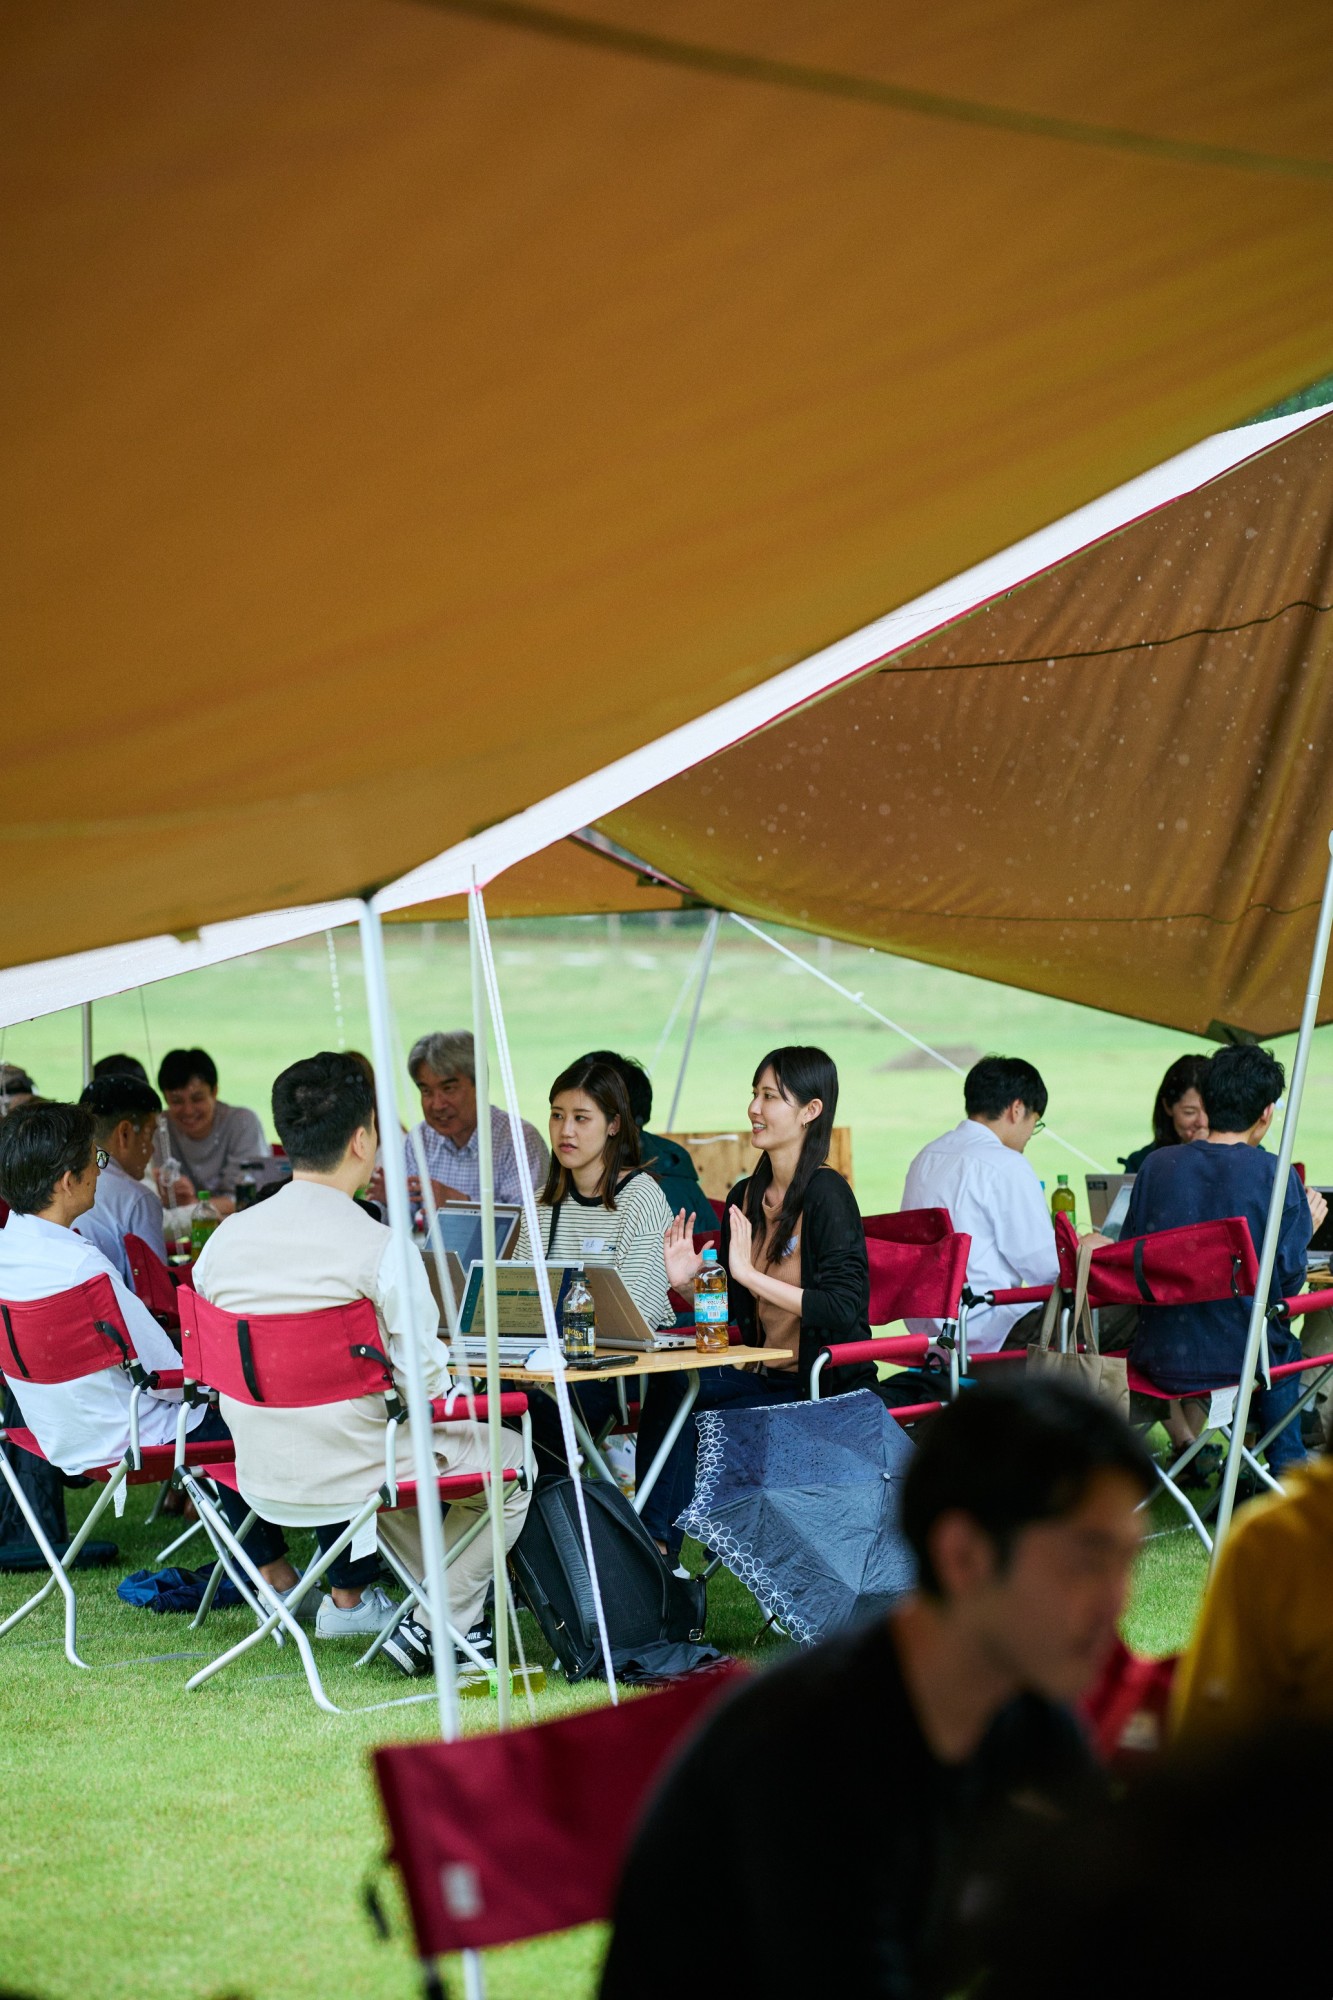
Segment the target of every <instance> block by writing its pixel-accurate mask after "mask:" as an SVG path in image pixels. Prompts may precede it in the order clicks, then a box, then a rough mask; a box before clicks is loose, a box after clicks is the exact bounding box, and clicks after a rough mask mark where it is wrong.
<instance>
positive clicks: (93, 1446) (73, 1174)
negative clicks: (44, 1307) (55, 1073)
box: [0, 1104, 297, 1591]
mask: <svg viewBox="0 0 1333 2000" xmlns="http://www.w3.org/2000/svg"><path fill="white" fill-rule="evenodd" d="M105 1157H106V1156H105V1154H102V1153H100V1151H99V1149H98V1148H97V1147H96V1145H95V1143H94V1138H93V1118H92V1113H91V1112H90V1111H89V1110H88V1108H87V1107H86V1106H85V1105H82V1104H34V1105H29V1106H27V1107H26V1108H25V1109H23V1110H21V1111H17V1112H15V1113H14V1115H13V1117H12V1118H7V1119H5V1121H4V1122H3V1124H0V1194H3V1196H4V1198H5V1200H6V1201H7V1202H8V1203H9V1206H10V1216H9V1220H8V1222H7V1223H6V1224H5V1227H4V1228H3V1229H2V1230H0V1299H4V1300H6V1301H11V1300H12V1301H16V1302H17V1301H27V1300H30V1299H49V1298H55V1297H57V1296H58V1295H59V1294H60V1293H61V1292H70V1291H73V1290H75V1289H76V1287H78V1286H79V1285H82V1284H85V1283H86V1282H87V1281H88V1279H89V1278H95V1277H98V1276H99V1275H100V1276H103V1277H106V1278H109V1279H110V1281H111V1290H112V1292H113V1293H114V1295H115V1300H116V1304H117V1305H118V1306H119V1308H120V1312H121V1316H122V1318H123V1320H124V1322H125V1328H126V1331H127V1332H128V1333H129V1336H130V1339H131V1340H132V1341H133V1343H134V1351H135V1353H136V1354H137V1356H138V1358H139V1360H140V1361H141V1362H142V1364H143V1366H144V1368H145V1370H146V1371H148V1372H149V1373H154V1372H156V1371H158V1370H163V1371H166V1370H174V1369H179V1367H180V1356H179V1354H177V1352H176V1350H175V1348H174V1347H173V1346H172V1344H171V1342H170V1341H169V1340H168V1338H167V1336H166V1334H165V1333H164V1332H163V1331H162V1328H161V1327H160V1326H159V1325H158V1323H157V1321H156V1320H155V1319H154V1318H153V1316H152V1314H151V1313H150V1312H149V1310H148V1308H147V1307H146V1306H145V1305H144V1304H143V1303H142V1301H141V1300H139V1299H137V1298H136V1297H135V1296H134V1293H133V1292H132V1291H130V1289H129V1287H128V1286H127V1285H126V1284H125V1282H124V1280H123V1279H122V1277H121V1275H120V1273H119V1272H118V1271H117V1269H116V1267H115V1266H114V1264H112V1263H111V1262H110V1261H109V1260H108V1259H107V1258H106V1257H105V1256H104V1255H103V1254H102V1252H101V1251H100V1250H99V1249H98V1248H97V1246H96V1244H94V1243H90V1242H88V1241H87V1240H86V1239H85V1238H84V1237H83V1236H81V1235H79V1234H77V1233H76V1231H75V1230H74V1228H73V1226H72V1225H73V1224H74V1223H75V1222H76V1221H77V1220H78V1219H79V1218H80V1217H82V1216H84V1215H86V1214H87V1213H88V1211H89V1210H90V1209H91V1208H92V1206H93V1202H94V1199H95V1196H96V1192H97V1178H98V1167H99V1164H100V1161H101V1160H102V1159H105ZM0 1364H2V1365H3V1368H4V1374H5V1379H6V1381H7V1383H8V1385H9V1387H10V1389H11V1390H12V1391H13V1394H14V1397H15V1399H16V1401H17V1403H18V1406H19V1409H20V1410H21V1411H22V1413H23V1421H24V1423H25V1424H26V1426H27V1428H28V1429H29V1430H30V1431H31V1432H32V1433H33V1435H34V1436H35V1437H36V1439H37V1442H38V1444H40V1446H41V1447H42V1450H43V1451H44V1452H45V1454H46V1456H47V1458H48V1459H49V1460H50V1462H51V1464H52V1465H55V1466H59V1468H60V1470H61V1471H62V1472H69V1473H80V1472H87V1471H89V1470H91V1469H92V1468H93V1467H95V1466H103V1465H116V1464H118V1463H119V1461H120V1460H121V1459H122V1458H124V1456H125V1454H126V1452H127V1451H128V1450H129V1448H130V1394H131V1389H132V1384H131V1382H130V1379H129V1376H128V1375H127V1374H126V1373H125V1371H124V1369H123V1368H103V1369H99V1370H98V1372H97V1373H96V1374H94V1375H83V1376H80V1377H79V1378H78V1379H77V1380H76V1381H73V1382H30V1381H28V1380H27V1379H26V1378H25V1377H24V1376H23V1374H22V1371H21V1370H20V1369H19V1367H18V1366H17V1364H16V1362H15V1361H14V1359H13V1357H12V1356H10V1355H8V1354H6V1353H4V1352H3V1351H0ZM179 1413H180V1390H179V1389H146V1390H145V1391H144V1393H143V1394H142V1396H141V1397H140V1398H139V1443H140V1445H141V1446H144V1445H163V1444H174V1443H175V1439H176V1419H177V1417H178V1415H179ZM186 1428H187V1429H188V1430H189V1432H190V1433H191V1434H192V1435H193V1436H194V1437H196V1438H200V1439H209V1438H211V1439H217V1440H221V1439H225V1438H226V1437H227V1435H228V1433H227V1429H226V1426H225V1424H224V1423H223V1422H222V1421H221V1419H220V1418H219V1417H218V1416H217V1413H216V1412H215V1411H213V1410H210V1409H206V1408H205V1407H203V1406H202V1405H201V1406H200V1407H199V1408H197V1409H194V1410H191V1411H190V1413H189V1416H188V1417H187V1419H186ZM222 1497H223V1504H224V1508H225V1510H226V1511H227V1513H228V1515H229V1518H231V1519H232V1523H233V1526H238V1525H239V1523H240V1521H241V1520H242V1519H243V1518H244V1516H245V1512H246V1510H245V1508H244V1506H241V1505H240V1504H239V1503H238V1502H237V1501H236V1498H235V1496H234V1495H232V1494H229V1493H226V1492H225V1491H224V1493H223V1496H222ZM246 1547H247V1550H248V1552H249V1554H250V1556H251V1557H252V1559H253V1560H254V1561H255V1563H256V1564H258V1565H259V1567H260V1568H261V1569H262V1571H263V1574H264V1575H265V1577H267V1579H268V1580H269V1582H270V1583H272V1585H273V1587H274V1589H275V1590H280V1591H286V1590H290V1589H292V1588H294V1586H295V1584H296V1582H297V1572H296V1570H294V1569H293V1568H292V1565H291V1564H290V1563H289V1562H288V1561H287V1558H286V1554H285V1548H286V1544H285V1541H284V1539H283V1537H282V1535H281V1534H280V1533H276V1532H275V1531H274V1530H273V1529H272V1528H271V1527H270V1525H269V1524H268V1523H267V1522H263V1521H261V1522H258V1523H257V1524H256V1526H255V1528H254V1530H253V1531H252V1533H251V1535H250V1536H249V1537H247V1541H246Z"/></svg>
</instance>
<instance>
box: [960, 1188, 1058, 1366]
mask: <svg viewBox="0 0 1333 2000" xmlns="http://www.w3.org/2000/svg"><path fill="white" fill-rule="evenodd" d="M1054 1228H1055V1254H1056V1257H1057V1259H1058V1262H1059V1274H1058V1276H1057V1278H1056V1280H1055V1283H1054V1284H1051V1285H1001V1286H996V1287H994V1288H993V1289H992V1290H990V1291H988V1292H974V1291H973V1290H972V1288H971V1286H970V1285H964V1287H963V1303H962V1310H961V1312H960V1314H959V1327H958V1346H959V1354H960V1367H961V1370H962V1373H963V1374H964V1375H969V1374H970V1373H971V1372H972V1370H973V1368H974V1367H975V1366H976V1365H977V1363H978V1362H980V1363H981V1364H982V1365H983V1366H984V1365H987V1364H989V1363H990V1362H992V1361H1021V1360H1023V1359H1024V1358H1025V1357H1024V1353H1023V1350H1022V1349H1020V1348H1004V1349H1002V1350H1000V1351H999V1352H998V1353H995V1354H972V1353H970V1352H969V1349H968V1345H967V1319H968V1314H969V1313H971V1312H975V1311H976V1309H977V1307H978V1306H1044V1305H1045V1304H1046V1302H1047V1300H1048V1299H1049V1298H1050V1296H1051V1294H1052V1292H1054V1291H1057V1290H1058V1291H1060V1292H1061V1293H1062V1294H1063V1295H1064V1297H1065V1299H1066V1300H1067V1299H1069V1298H1071V1297H1072V1296H1073V1291H1074V1279H1075V1273H1076V1270H1077V1264H1078V1231H1077V1230H1076V1229H1075V1228H1074V1225H1073V1223H1072V1222H1071V1221H1070V1220H1069V1217H1068V1216H1067V1215H1065V1214H1064V1213H1060V1214H1057V1215H1056V1217H1055V1219H1054Z"/></svg>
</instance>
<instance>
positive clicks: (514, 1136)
mask: <svg viewBox="0 0 1333 2000" xmlns="http://www.w3.org/2000/svg"><path fill="white" fill-rule="evenodd" d="M470 893H471V896H472V908H473V911H474V913H475V917H476V923H477V940H478V943H479V944H480V946H481V964H482V972H483V974H484V977H485V981H486V998H487V1003H488V1005H489V1007H490V1012H491V1027H492V1029H493V1030H494V1033H495V1053H496V1056H497V1057H498V1059H499V1064H500V1081H501V1084H502V1086H503V1088H504V1094H505V1107H506V1110H507V1112H508V1116H509V1135H510V1138H511V1140H512V1142H513V1148H514V1163H515V1165H516V1167H517V1169H518V1178H519V1190H520V1196H521V1200H522V1204H523V1220H524V1222H525V1223H526V1224H527V1230H528V1243H529V1246H530V1248H531V1250H532V1261H533V1265H534V1268H535V1271H536V1276H537V1297H538V1299H539V1301H540V1303H541V1309H542V1325H543V1328H544V1330H545V1334H546V1344H547V1346H548V1348H549V1349H550V1353H551V1360H552V1371H553V1374H554V1378H555V1379H554V1383H553V1387H554V1389H555V1402H556V1408H557V1409H558V1411H559V1412H560V1435H561V1438H562V1440H563V1443H564V1447H565V1462H566V1464H567V1465H568V1466H569V1470H570V1476H571V1478H572V1479H573V1482H574V1504H575V1507H576V1509H577V1511H578V1517H579V1534H580V1537H581V1539H582V1542H583V1553H584V1556H585V1558H586V1560H587V1564H588V1582H589V1585H590V1587H591V1590H592V1608H593V1616H594V1618H595V1620H596V1624H597V1637H598V1639H599V1640H600V1642H601V1648H602V1665H603V1667H604V1668H605V1670H606V1686H607V1693H608V1694H609V1696H610V1698H611V1703H612V1706H613V1707H614V1706H615V1705H616V1704H617V1703H618V1701H619V1699H620V1696H619V1691H618V1689H617V1687H616V1677H615V1672H614V1669H613V1668H612V1665H611V1641H610V1639H609V1637H608V1635H607V1629H606V1610H605V1607H604V1606H603V1604H602V1586H601V1582H600V1579H599V1578H598V1575H597V1559H596V1557H595V1556H594V1554H593V1546H592V1532H591V1530H590V1528H589V1526H588V1510H587V1507H586V1506H585V1504H584V1498H583V1482H582V1480H581V1479H580V1478H579V1475H578V1456H579V1453H578V1441H577V1439H576V1438H575V1436H574V1417H573V1412H572V1411H571V1409H570V1406H569V1383H568V1381H567V1380H566V1376H565V1359H564V1355H563V1354H562V1353H561V1351H560V1336H559V1333H558V1331H557V1329H556V1323H555V1303H554V1301H553V1300H552V1298H551V1281H550V1276H549V1274H548V1272H547V1269H546V1260H545V1256H544V1254H543V1251H544V1246H543V1243H542V1233H541V1224H540V1221H539V1220H538V1216H537V1193H536V1190H535V1188H534V1187H533V1185H532V1173H531V1171H530V1169H529V1166H528V1153H527V1147H526V1145H525V1144H524V1139H523V1121H522V1119H521V1117H520V1116H519V1111H518V1087H517V1085H516V1084H515V1081H514V1065H513V1061H512V1059H511V1057H510V1053H509V1037H508V1035H507V1034H506V1032H505V1023H504V1009H503V1007H502V1005H501V1002H500V983H499V980H498V979H497V977H496V972H495V954H494V952H493V951H492V949H491V932H490V926H489V924H488V923H487V921H486V902H485V898H484V897H483V895H482V892H481V890H480V888H473V889H472V891H471V892H470Z"/></svg>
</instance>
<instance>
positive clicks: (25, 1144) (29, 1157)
mask: <svg viewBox="0 0 1333 2000" xmlns="http://www.w3.org/2000/svg"><path fill="white" fill-rule="evenodd" d="M93 1143H94V1141H93V1115H92V1112H91V1111H89V1109H88V1107H87V1106H86V1105H84V1104H21V1105H20V1106H19V1108H18V1110H17V1111H13V1112H11V1113H10V1115H9V1117H8V1118H6V1119H4V1120H3V1122H0V1195H3V1196H4V1198H5V1200H6V1201H7V1202H8V1203H9V1206H10V1207H11V1208H12V1209H13V1210H14V1212H15V1214H16V1215H37V1214H39V1213H40V1212H41V1210H42V1209H44V1208H49V1207H50V1206H51V1197H52V1195H53V1194H54V1193H55V1187H56V1182H57V1181H59V1180H62V1179H63V1178H64V1176H65V1175H66V1174H81V1173H83V1172H84V1171H85V1170H86V1168H87V1166H88V1163H89V1161H90V1160H91V1159H92V1156H93Z"/></svg>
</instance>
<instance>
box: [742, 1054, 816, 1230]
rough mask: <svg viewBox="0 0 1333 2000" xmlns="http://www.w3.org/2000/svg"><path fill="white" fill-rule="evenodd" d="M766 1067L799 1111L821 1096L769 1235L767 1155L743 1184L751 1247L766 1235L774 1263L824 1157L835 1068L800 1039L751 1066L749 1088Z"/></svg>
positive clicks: (769, 1171)
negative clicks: (817, 1109) (754, 1066)
mask: <svg viewBox="0 0 1333 2000" xmlns="http://www.w3.org/2000/svg"><path fill="white" fill-rule="evenodd" d="M766 1069H771V1070H772V1072H773V1081H774V1082H775V1083H776V1084H777V1087H778V1089H779V1090H780V1091H781V1092H782V1095H783V1096H784V1097H785V1098H786V1099H787V1101H788V1103H789V1104H794V1105H796V1106H797V1108H798V1109H800V1107H801V1106H803V1105H806V1104H810V1103H812V1102H813V1101H814V1099H815V1098H816V1097H817V1098H818V1099H819V1100H820V1111H819V1116H818V1117H817V1118H812V1119H811V1120H810V1123H809V1124H808V1125H807V1126H806V1128H805V1138H804V1139H803V1140H802V1142H801V1157H800V1159H799V1160H798V1161H797V1162H796V1172H795V1173H794V1174H793V1175H792V1177H791V1186H790V1187H789V1188H788V1189H787V1192H786V1194H785V1195H784V1196H783V1198H782V1206H781V1208H780V1209H779V1210H778V1212H777V1215H776V1217H775V1219H774V1223H773V1233H772V1235H771V1236H767V1232H768V1218H767V1216H766V1215H765V1214H764V1196H765V1195H766V1194H767V1192H768V1190H769V1188H770V1187H771V1186H772V1184H773V1162H772V1161H771V1160H770V1159H769V1157H768V1154H767V1153H761V1154H760V1155H759V1164H758V1166H757V1167H756V1168H755V1170H754V1172H753V1173H752V1174H751V1175H750V1178H749V1180H748V1182H747V1183H746V1188H745V1214H746V1218H747V1220H748V1221H749V1224H750V1227H751V1229H753V1231H754V1233H755V1243H756V1245H758V1244H762V1243H763V1242H764V1241H765V1238H766V1236H767V1240H768V1242H769V1244H770V1245H771V1249H770V1251H769V1254H768V1257H767V1259H766V1262H768V1263H770V1264H773V1263H776V1261H777V1260H778V1258H779V1257H781V1255H782V1252H783V1250H784V1249H785V1247H786V1245H787V1244H788V1243H789V1242H790V1241H791V1238H792V1234H793V1232H794V1231H795V1228H796V1225H797V1223H798V1222H799V1221H800V1219H801V1214H802V1211H803V1210H804V1208H805V1197H806V1194H807V1193H808V1191H809V1187H810V1183H811V1181H812V1180H813V1179H814V1177H815V1175H816V1174H817V1173H818V1172H819V1169H820V1168H821V1167H822V1166H823V1164H824V1162H825V1160H827V1158H828V1151H829V1144H830V1141H831V1140H832V1137H833V1118H834V1114H835V1112H836V1111H837V1109H838V1069H837V1065H836V1063H835V1062H834V1060H833V1058H832V1056H831V1055H827V1054H826V1053H825V1052H824V1050H823V1049H814V1048H805V1047H803V1046H802V1045H801V1044H800V1043H795V1044H793V1045H792V1046H791V1047H789V1048H784V1049H770V1050H769V1052H768V1054H767V1055H766V1056H765V1057H764V1059H763V1061H762V1062H761V1063H760V1064H759V1067H758V1068H757V1069H756V1070H755V1073H754V1080H753V1082H752V1083H751V1085H750V1088H751V1089H752V1090H757V1089H758V1088H759V1079H760V1077H761V1076H762V1075H763V1073H764V1071H765V1070H766Z"/></svg>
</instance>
